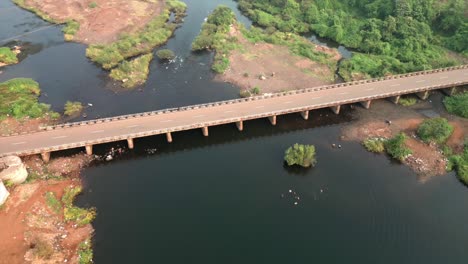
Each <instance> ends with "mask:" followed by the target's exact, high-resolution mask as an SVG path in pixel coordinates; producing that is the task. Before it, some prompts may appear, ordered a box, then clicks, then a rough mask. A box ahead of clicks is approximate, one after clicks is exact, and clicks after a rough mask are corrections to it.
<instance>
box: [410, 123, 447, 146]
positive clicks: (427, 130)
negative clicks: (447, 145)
mask: <svg viewBox="0 0 468 264" xmlns="http://www.w3.org/2000/svg"><path fill="white" fill-rule="evenodd" d="M452 133H453V126H452V125H450V124H449V122H448V121H447V119H445V118H442V117H437V118H431V119H426V120H424V122H422V124H421V125H419V128H418V131H417V134H418V136H419V137H420V138H421V139H422V140H423V141H424V142H426V143H430V142H436V143H438V144H442V143H444V142H445V141H447V139H448V138H449V137H450V136H451V135H452Z"/></svg>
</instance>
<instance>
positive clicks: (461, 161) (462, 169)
mask: <svg viewBox="0 0 468 264" xmlns="http://www.w3.org/2000/svg"><path fill="white" fill-rule="evenodd" d="M448 161H449V162H448V164H447V169H448V170H452V169H455V170H456V172H457V176H458V178H459V179H460V181H462V182H463V183H464V184H466V185H468V142H465V147H464V149H463V153H462V154H460V155H452V156H450V157H449V159H448Z"/></svg>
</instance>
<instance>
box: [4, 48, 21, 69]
mask: <svg viewBox="0 0 468 264" xmlns="http://www.w3.org/2000/svg"><path fill="white" fill-rule="evenodd" d="M1 63H3V64H6V65H9V64H15V63H18V58H17V57H16V53H14V52H13V51H12V50H11V49H10V48H8V47H0V64H1Z"/></svg>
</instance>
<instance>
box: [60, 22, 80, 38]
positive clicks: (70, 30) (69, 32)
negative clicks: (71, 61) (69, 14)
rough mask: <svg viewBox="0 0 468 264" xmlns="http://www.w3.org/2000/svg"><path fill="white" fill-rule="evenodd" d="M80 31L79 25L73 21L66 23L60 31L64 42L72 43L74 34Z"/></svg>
mask: <svg viewBox="0 0 468 264" xmlns="http://www.w3.org/2000/svg"><path fill="white" fill-rule="evenodd" d="M79 29H80V23H78V22H77V21H75V20H69V21H67V24H66V26H65V27H64V28H63V29H62V32H63V34H64V38H65V40H66V41H72V40H73V38H74V36H75V34H76V32H78V30H79Z"/></svg>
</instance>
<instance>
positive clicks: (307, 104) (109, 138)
mask: <svg viewBox="0 0 468 264" xmlns="http://www.w3.org/2000/svg"><path fill="white" fill-rule="evenodd" d="M467 84H468V65H463V66H457V67H450V68H444V69H437V70H430V71H423V72H415V73H410V74H403V75H395V76H389V77H385V78H378V79H371V80H364V81H356V82H349V83H342V84H334V85H328V86H320V87H314V88H308V89H301V90H294V91H289V92H283V93H275V94H269V95H263V96H257V97H250V98H244V99H235V100H227V101H221V102H214V103H208V104H201V105H192V106H186V107H179V108H172V109H165V110H159V111H153V112H145V113H138V114H130V115H124V116H116V117H111V118H102V119H95V120H89V121H83V122H75V123H66V124H60V125H56V126H48V127H45V128H43V129H42V130H41V131H38V132H34V133H27V134H13V135H9V136H5V137H0V157H1V156H7V155H19V156H24V155H31V154H39V153H40V154H41V155H42V158H43V159H44V160H45V161H48V160H49V158H50V153H51V152H53V151H58V150H65V149H71V148H79V147H84V148H85V149H86V153H87V154H92V152H93V145H95V144H102V143H108V142H115V141H121V140H126V141H127V142H128V147H129V148H130V149H133V147H134V142H133V140H134V139H135V138H140V137H147V136H152V135H160V134H165V135H166V138H167V141H168V142H172V133H174V132H178V131H184V130H190V129H201V131H202V134H203V135H204V136H208V134H209V127H210V126H216V125H222V124H229V123H233V124H236V126H237V129H238V130H239V131H242V130H243V129H244V121H246V120H252V119H258V118H268V119H269V121H270V122H271V124H272V125H276V117H277V116H278V115H284V114H289V113H299V114H301V115H302V117H303V118H304V119H306V120H307V119H308V118H309V113H310V111H311V110H314V109H320V108H328V107H329V108H331V110H332V111H333V112H334V113H335V114H339V112H340V108H341V105H345V104H352V103H361V104H362V105H363V107H365V108H369V107H370V105H371V102H372V100H375V99H381V98H389V99H390V100H392V101H393V102H394V103H398V101H399V99H400V96H401V95H405V94H412V93H415V94H416V95H418V96H419V97H420V98H421V99H423V100H424V99H427V98H428V96H429V92H430V91H432V90H437V89H442V90H443V91H444V92H446V93H447V94H452V93H453V92H454V91H455V89H456V88H457V87H460V86H464V85H467Z"/></svg>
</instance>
